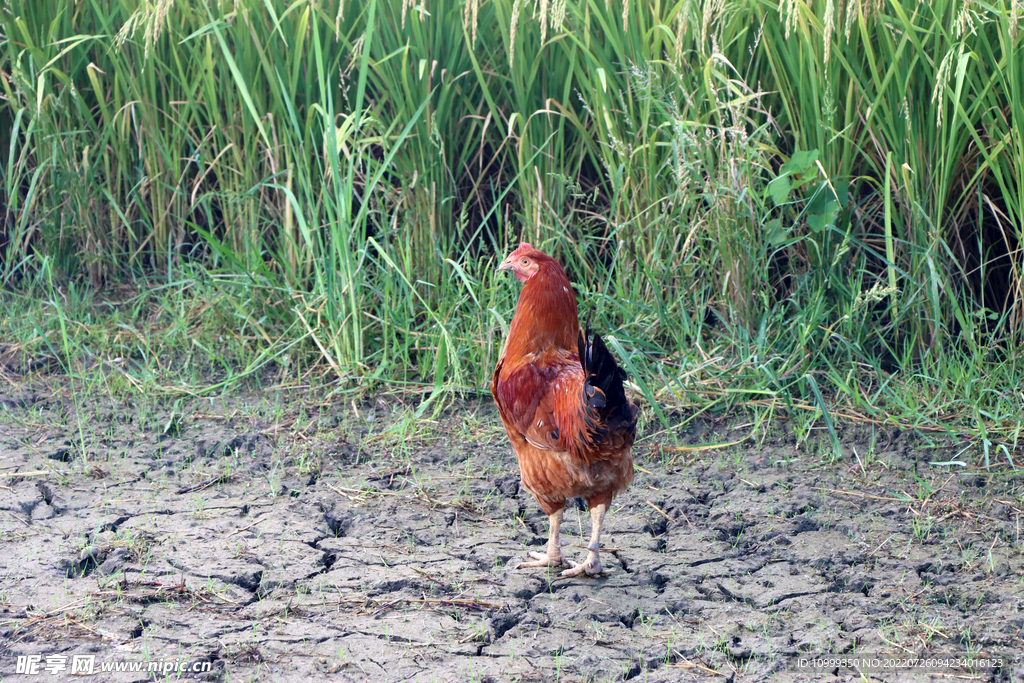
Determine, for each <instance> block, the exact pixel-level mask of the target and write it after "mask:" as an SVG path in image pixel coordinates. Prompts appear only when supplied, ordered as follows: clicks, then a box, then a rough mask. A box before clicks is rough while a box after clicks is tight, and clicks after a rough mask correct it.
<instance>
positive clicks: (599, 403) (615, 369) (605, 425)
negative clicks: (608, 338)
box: [576, 329, 638, 441]
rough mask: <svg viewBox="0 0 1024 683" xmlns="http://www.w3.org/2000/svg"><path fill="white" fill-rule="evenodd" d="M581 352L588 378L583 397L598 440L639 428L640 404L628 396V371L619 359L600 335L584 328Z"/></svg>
mask: <svg viewBox="0 0 1024 683" xmlns="http://www.w3.org/2000/svg"><path fill="white" fill-rule="evenodd" d="M576 345H577V347H578V351H579V354H580V365H582V366H583V374H584V376H585V377H586V380H585V382H584V384H583V400H584V401H585V402H586V404H587V407H588V408H589V409H590V410H587V411H585V412H586V413H587V414H588V418H587V423H588V424H587V426H588V428H589V429H590V431H591V434H592V435H593V436H594V437H597V440H598V441H600V440H602V439H601V437H602V436H603V435H604V434H609V433H613V432H619V431H622V430H627V431H631V430H635V429H636V414H637V412H638V411H637V408H636V406H634V405H633V404H632V403H630V402H629V401H628V400H627V399H626V390H625V389H624V388H623V386H622V383H623V382H625V381H626V371H625V370H623V369H622V368H620V367H619V365H618V363H616V362H615V357H614V356H612V354H611V352H610V351H609V350H608V347H607V346H605V344H604V342H603V341H602V340H601V337H600V335H597V334H595V335H594V336H593V337H590V330H589V329H588V330H587V331H586V332H584V331H583V330H580V332H579V336H578V337H577V339H576Z"/></svg>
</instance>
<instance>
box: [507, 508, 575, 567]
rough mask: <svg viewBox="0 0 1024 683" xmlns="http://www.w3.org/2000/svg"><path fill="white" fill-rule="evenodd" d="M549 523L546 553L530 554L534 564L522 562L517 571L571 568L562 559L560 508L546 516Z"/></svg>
mask: <svg viewBox="0 0 1024 683" xmlns="http://www.w3.org/2000/svg"><path fill="white" fill-rule="evenodd" d="M548 521H549V522H550V523H551V533H550V535H549V536H548V551H547V552H546V553H533V552H531V553H530V557H532V558H534V559H535V560H537V561H536V562H523V563H522V564H520V565H519V566H518V567H516V568H517V569H523V568H524V567H569V566H571V565H570V564H569V563H568V562H567V561H566V560H565V558H564V557H562V538H561V537H562V508H559V509H558V511H557V512H555V513H553V514H551V515H549V516H548Z"/></svg>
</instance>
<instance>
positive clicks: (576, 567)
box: [562, 503, 608, 576]
mask: <svg viewBox="0 0 1024 683" xmlns="http://www.w3.org/2000/svg"><path fill="white" fill-rule="evenodd" d="M607 511H608V505H607V504H605V503H601V504H600V505H595V506H594V507H592V508H590V524H591V527H592V530H591V532H590V544H589V545H588V546H587V559H586V561H585V562H583V564H575V563H573V567H572V569H566V570H565V571H564V572H562V576H579V575H580V574H587V575H588V576H597V575H598V574H602V573H604V569H602V568H601V556H600V553H599V550H600V548H601V525H602V524H603V523H604V513H605V512H607Z"/></svg>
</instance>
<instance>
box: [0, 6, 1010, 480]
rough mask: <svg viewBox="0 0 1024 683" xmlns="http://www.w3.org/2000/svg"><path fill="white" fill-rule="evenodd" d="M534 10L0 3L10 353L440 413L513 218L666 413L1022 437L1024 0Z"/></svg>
mask: <svg viewBox="0 0 1024 683" xmlns="http://www.w3.org/2000/svg"><path fill="white" fill-rule="evenodd" d="M543 7H544V8H546V10H547V12H548V13H547V14H544V12H542V11H541V9H540V8H541V5H540V4H534V3H527V2H524V1H523V0H491V1H489V2H476V0H465V1H462V0H460V1H456V0H430V1H429V2H414V3H413V5H412V6H411V7H410V6H408V5H407V4H405V3H402V2H397V1H391V2H382V1H376V2H373V1H371V2H365V3H344V4H343V5H339V2H338V0H328V1H326V2H317V3H314V2H305V1H302V0H300V1H298V2H294V3H282V2H277V1H272V2H269V3H264V2H261V1H259V0H238V1H237V2H235V1H234V0H231V1H229V0H156V1H155V2H143V3H140V2H138V0H118V2H113V3H98V2H96V1H95V0H88V1H86V2H82V3H77V4H76V5H74V6H73V7H71V8H68V7H67V4H66V3H62V2H58V1H57V0H39V1H38V2H32V3H21V4H19V5H17V6H16V8H15V9H13V10H12V13H6V12H5V13H2V14H0V24H2V33H3V41H2V43H0V72H2V78H0V88H2V93H3V95H4V98H5V99H4V100H3V101H2V103H0V124H2V128H0V130H2V131H3V132H2V133H0V157H2V158H3V160H4V162H3V168H2V170H3V174H2V180H3V186H2V189H0V199H2V201H3V204H2V208H3V216H4V221H3V223H2V224H0V279H2V281H3V292H2V294H0V297H2V301H3V303H4V312H3V314H0V316H2V317H0V339H3V340H5V344H6V345H7V346H6V347H5V349H0V352H4V353H5V354H6V355H5V358H7V357H9V358H16V359H18V363H20V365H19V366H18V367H22V368H23V367H24V366H25V361H26V359H27V360H31V359H32V358H35V357H39V356H48V357H52V358H53V359H55V362H56V363H57V364H58V366H59V368H60V370H61V371H62V372H63V373H64V374H65V375H66V376H68V377H69V378H70V379H71V381H72V386H71V391H72V393H73V394H74V395H75V396H79V395H86V394H88V393H89V392H94V391H103V392H114V393H118V392H143V393H152V392H166V393H172V394H174V393H194V394H200V395H213V394H219V393H224V392H227V391H232V390H234V389H235V388H237V387H238V386H240V384H241V383H246V382H254V383H255V385H256V386H260V387H265V388H269V387H274V386H277V387H291V388H294V387H310V386H317V387H319V386H323V385H325V384H329V385H330V386H331V387H332V388H333V389H334V390H335V391H344V392H374V391H386V390H399V391H404V392H410V393H411V394H413V395H414V396H416V395H418V396H420V397H421V400H420V403H419V411H418V414H419V416H421V417H422V416H424V415H426V414H428V413H429V412H431V411H433V410H435V409H437V408H438V407H440V406H442V405H444V403H445V402H446V401H447V400H449V399H450V398H451V397H453V396H461V395H467V394H474V393H481V392H486V387H487V385H488V382H489V375H490V372H491V369H492V368H493V365H494V362H495V360H496V358H497V355H498V353H499V350H500V347H501V341H502V338H503V335H504V332H505V330H506V326H507V321H508V319H509V318H510V316H511V311H512V310H513V307H514V303H515V298H516V295H517V287H516V286H515V284H514V283H511V282H508V281H506V280H505V279H502V278H499V277H496V273H495V270H494V267H495V265H496V263H497V262H498V260H499V259H500V258H501V257H503V256H504V254H505V253H507V251H509V250H510V249H511V248H513V247H514V246H515V244H516V243H517V242H518V240H519V239H527V240H529V241H531V242H534V243H535V244H536V245H538V246H540V247H542V248H543V249H545V250H547V251H549V252H551V253H553V254H554V255H556V256H557V257H558V258H559V259H560V260H562V262H563V263H564V264H565V265H566V267H567V269H568V271H569V273H570V277H571V279H572V280H573V282H574V285H575V286H576V287H577V291H578V294H579V299H580V303H581V315H582V317H583V318H586V317H587V316H588V315H592V316H593V324H594V327H595V328H596V329H598V330H600V331H602V332H607V333H608V334H609V335H610V341H611V344H612V346H613V349H614V351H615V352H616V354H617V355H618V357H620V358H621V359H622V360H623V364H624V365H625V366H626V368H627V370H628V371H629V373H630V375H631V377H632V378H633V381H634V383H635V385H636V389H637V391H638V393H640V394H641V395H643V397H644V398H645V400H646V403H647V406H648V409H647V414H648V416H649V417H650V418H651V419H654V420H658V421H661V422H666V421H667V420H668V414H669V412H670V411H671V410H672V409H675V408H686V409H694V410H709V411H711V412H714V413H720V412H722V411H727V410H733V409H737V408H739V407H744V408H745V409H747V410H750V411H753V412H754V413H755V415H756V417H757V421H758V422H759V423H760V422H761V421H762V420H763V419H770V418H778V417H790V418H792V419H794V420H796V422H797V428H798V429H797V431H798V433H804V434H806V433H807V429H808V427H809V426H810V425H811V424H812V423H816V422H818V421H820V422H821V423H822V424H823V425H824V426H825V427H826V428H827V432H828V434H829V436H830V439H831V442H832V444H833V450H835V449H837V448H838V445H836V444H837V441H838V439H837V432H836V425H837V424H838V423H841V422H843V421H846V420H851V419H852V420H874V421H877V422H879V423H881V424H889V425H894V424H898V425H900V426H902V427H905V428H915V429H940V430H941V429H948V430H951V431H953V432H955V433H961V434H969V435H973V436H974V437H975V438H976V439H977V442H978V448H979V457H982V458H984V461H985V464H988V465H990V464H992V463H993V461H994V462H997V463H1005V464H1007V465H1011V464H1013V463H1015V462H1016V460H1018V459H1019V458H1014V457H1013V455H1012V454H1013V453H1015V448H1016V445H1017V441H1018V438H1019V436H1020V431H1021V424H1022V422H1021V418H1020V415H1021V413H1022V412H1024V411H1022V408H1024V405H1022V403H1024V397H1022V396H1021V395H1020V393H1019V392H1018V391H1016V389H1014V387H1016V386H1018V385H1019V384H1020V380H1021V370H1022V368H1021V367H1020V364H1021V360H1020V359H1021V353H1020V351H1021V331H1022V325H1024V305H1022V303H1021V302H1022V301H1024V297H1022V295H1021V292H1022V291H1024V273H1022V270H1021V265H1022V262H1021V255H1020V250H1019V244H1020V241H1021V235H1022V233H1024V195H1022V194H1021V187H1022V186H1024V135H1022V132H1024V71H1022V67H1021V64H1024V62H1022V61H1021V59H1020V57H1021V52H1022V47H1021V44H1022V42H1024V38H1022V37H1021V35H1020V31H1019V19H1020V14H1021V11H1022V10H1021V8H1020V6H1019V4H1016V3H1011V2H1008V1H1006V0H1000V2H996V3H993V4H989V5H984V6H982V5H979V4H977V3H965V2H963V1H962V0H958V1H953V0H945V1H941V2H932V3H918V2H909V1H908V2H882V3H867V2H860V1H859V0H847V1H846V2H836V1H834V0H830V1H829V2H824V3H812V4H808V3H804V2H788V1H786V2H783V3H782V7H781V8H780V7H779V6H777V5H775V4H773V3H771V2H757V1H753V0H743V1H741V2H736V3H732V4H722V3H719V2H715V1H713V0H680V1H677V2H667V3H629V5H628V11H625V12H624V7H623V4H622V2H621V0H604V1H602V0H566V1H565V2H555V1H553V2H550V3H543ZM563 10H564V11H563ZM83 392H84V394H83Z"/></svg>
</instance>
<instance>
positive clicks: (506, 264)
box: [498, 259, 512, 270]
mask: <svg viewBox="0 0 1024 683" xmlns="http://www.w3.org/2000/svg"><path fill="white" fill-rule="evenodd" d="M498 270H512V262H511V261H509V260H508V259H505V260H504V261H502V262H501V265H500V266H498Z"/></svg>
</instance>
